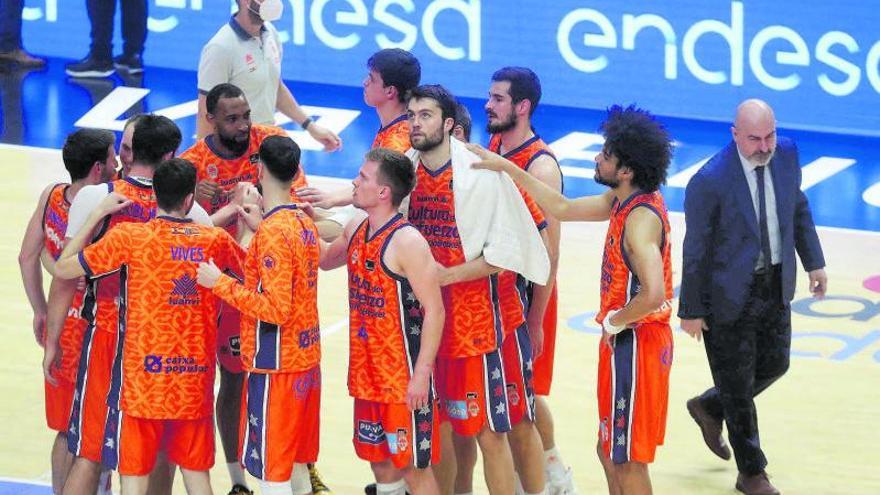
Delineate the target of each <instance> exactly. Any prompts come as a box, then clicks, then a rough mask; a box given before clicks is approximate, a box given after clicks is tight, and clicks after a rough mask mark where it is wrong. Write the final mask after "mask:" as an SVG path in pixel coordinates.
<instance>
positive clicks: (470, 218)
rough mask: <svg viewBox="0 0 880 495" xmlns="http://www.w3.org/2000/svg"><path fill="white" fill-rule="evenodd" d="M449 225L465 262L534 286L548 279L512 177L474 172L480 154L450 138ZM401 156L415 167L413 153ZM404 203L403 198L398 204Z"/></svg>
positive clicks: (416, 157)
mask: <svg viewBox="0 0 880 495" xmlns="http://www.w3.org/2000/svg"><path fill="white" fill-rule="evenodd" d="M450 148H451V149H450V151H451V156H452V177H453V179H452V192H453V194H454V195H455V223H456V224H457V225H458V234H459V236H460V237H461V245H462V249H463V250H464V256H465V259H466V260H467V261H470V260H472V259H475V258H478V257H479V256H480V255H481V254H482V255H483V257H484V258H485V259H486V262H487V263H489V264H490V265H492V266H497V267H499V268H503V269H505V270H510V271H513V272H517V273H519V274H522V275H523V276H524V277H525V278H527V279H529V280H530V281H532V282H535V283H537V284H540V285H544V284H546V283H547V279H548V278H549V277H550V259H549V258H548V256H547V250H546V248H545V247H544V243H543V241H542V240H541V235H540V233H538V228H537V227H536V226H535V221H534V220H533V219H532V215H531V213H530V212H529V209H528V207H527V206H526V203H525V201H523V198H522V195H521V194H520V192H519V190H518V189H517V187H516V185H515V184H514V183H513V180H512V179H511V178H510V177H508V176H507V175H506V174H502V173H500V172H492V171H490V170H476V169H473V168H471V164H473V163H474V162H478V161H480V157H478V156H477V155H475V154H474V153H471V152H470V151H468V149H467V148H465V147H464V145H463V144H462V143H461V142H459V141H458V140H457V139H450ZM407 156H408V157H409V158H410V159H411V160H412V161H413V164H414V165H416V166H418V163H419V152H418V151H416V150H414V149H410V150H409V151H408V152H407ZM408 205H409V201H408V198H407V201H405V202H404V205H402V206H403V207H404V208H406V207H408Z"/></svg>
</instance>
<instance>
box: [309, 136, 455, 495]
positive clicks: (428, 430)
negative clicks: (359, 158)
mask: <svg viewBox="0 0 880 495" xmlns="http://www.w3.org/2000/svg"><path fill="white" fill-rule="evenodd" d="M353 184H354V197H353V204H354V206H356V207H358V208H360V209H362V210H364V211H365V212H366V213H367V218H363V215H362V214H361V215H359V217H357V218H355V219H353V220H352V222H350V223H349V224H348V226H346V229H345V232H344V234H343V236H342V237H340V238H339V239H337V240H336V241H335V242H334V243H333V244H332V245H331V246H330V247H329V249H328V253H327V255H326V256H325V258H324V259H323V260H322V262H321V268H323V269H332V268H336V267H338V266H341V265H342V264H344V263H346V260H347V263H348V280H349V315H350V317H349V319H350V321H349V329H350V330H349V333H350V339H349V367H348V388H349V394H351V396H352V397H354V400H355V405H354V435H353V439H352V442H353V443H354V447H355V452H356V453H357V455H358V457H360V458H361V459H364V460H367V461H370V466H371V467H372V469H373V473H374V475H375V477H376V482H377V485H376V486H375V487H372V488H373V489H375V493H377V494H379V495H403V494H404V492H405V488H404V485H406V486H408V488H409V491H410V492H412V493H415V494H439V491H438V490H439V488H438V487H437V482H436V480H435V479H434V474H433V472H432V470H431V467H430V466H431V465H432V464H436V463H437V461H438V460H439V453H440V445H439V421H438V420H439V418H438V412H437V411H436V408H435V400H436V397H435V396H434V391H433V385H432V381H433V380H432V377H431V375H432V372H433V369H434V358H435V357H436V355H437V349H438V347H439V346H440V335H441V332H442V330H443V319H444V311H443V300H442V298H441V296H440V282H439V279H438V275H437V269H436V264H435V262H434V258H433V256H432V255H431V249H430V248H429V247H428V243H427V242H426V241H425V239H424V237H422V235H421V234H419V232H418V230H416V229H415V228H414V227H412V226H411V225H410V224H408V223H407V222H406V220H405V219H404V218H403V215H402V214H401V213H400V212H399V206H400V202H401V201H402V200H403V198H405V197H406V196H407V195H408V194H409V193H410V191H411V190H412V188H413V186H414V184H415V173H414V170H413V166H412V162H411V161H410V160H409V158H407V157H406V156H405V155H403V154H402V153H399V152H397V151H393V150H389V149H386V148H374V149H372V150H371V151H370V152H368V153H367V155H366V157H365V159H364V164H363V165H362V166H361V170H360V173H359V174H358V177H357V178H355V180H354V182H353ZM368 489H369V488H368Z"/></svg>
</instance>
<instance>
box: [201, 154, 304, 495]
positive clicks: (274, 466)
mask: <svg viewBox="0 0 880 495" xmlns="http://www.w3.org/2000/svg"><path fill="white" fill-rule="evenodd" d="M299 159H300V149H299V147H298V146H297V145H296V143H294V142H293V140H291V139H290V138H288V137H286V136H285V137H282V136H270V137H268V138H266V139H265V140H264V141H263V144H262V145H261V146H260V152H259V163H260V165H259V167H258V177H259V180H260V185H261V187H262V192H263V207H264V208H265V210H266V213H265V215H264V216H263V218H262V220H261V221H260V219H259V218H249V224H250V227H251V228H255V229H256V233H255V234H254V236H253V239H251V241H250V245H249V247H248V252H247V259H246V261H245V266H244V273H245V275H244V284H241V283H239V282H238V281H236V280H235V279H234V278H232V277H230V276H229V275H224V274H222V273H221V271H220V270H219V269H218V268H217V266H216V265H215V264H214V263H213V261H209V262H207V263H202V264H201V265H200V266H199V275H198V282H199V284H200V285H202V286H205V287H208V288H212V289H213V292H214V294H215V295H217V296H218V297H220V298H221V299H223V300H224V301H225V302H227V303H228V304H230V305H231V306H232V307H234V308H236V309H238V310H239V311H240V312H241V315H242V318H241V319H242V321H241V360H242V365H243V367H244V369H245V370H246V371H247V374H246V377H245V386H244V400H245V404H244V406H243V407H242V411H243V413H244V417H243V418H242V419H241V429H240V430H239V438H240V441H241V443H242V444H241V448H240V452H241V456H242V458H241V462H242V464H243V465H244V466H245V467H246V468H247V470H248V472H249V473H251V475H253V476H255V477H257V478H258V479H259V480H260V490H261V492H262V493H263V494H265V495H275V494H279V495H280V494H285V495H291V494H292V495H303V494H307V493H311V492H312V485H311V483H310V481H309V474H308V468H307V467H306V463H313V462H315V461H316V460H317V457H318V425H319V421H318V414H319V411H320V406H321V370H320V365H319V361H320V357H321V344H320V328H319V326H318V301H317V296H318V292H317V270H318V264H319V251H320V248H319V245H318V232H317V229H316V227H315V225H314V223H313V222H312V219H311V218H310V217H309V216H308V215H307V214H305V213H304V212H302V210H300V209H299V208H298V207H297V206H296V205H294V204H292V203H291V202H290V187H291V184H292V182H293V180H294V178H295V176H296V175H297V172H298V171H299ZM252 212H257V209H256V208H253V209H252ZM256 214H257V215H258V214H259V213H258V212H257V213H256ZM257 224H258V225H259V226H257Z"/></svg>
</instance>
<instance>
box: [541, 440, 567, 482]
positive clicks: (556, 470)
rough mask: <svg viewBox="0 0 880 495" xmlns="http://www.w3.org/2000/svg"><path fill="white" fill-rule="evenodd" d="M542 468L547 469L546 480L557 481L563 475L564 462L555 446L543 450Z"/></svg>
mask: <svg viewBox="0 0 880 495" xmlns="http://www.w3.org/2000/svg"><path fill="white" fill-rule="evenodd" d="M544 469H545V470H546V471H547V481H550V480H553V481H557V480H561V479H563V478H564V477H565V463H564V462H562V456H561V455H560V454H559V450H558V449H557V448H556V447H553V448H552V449H549V450H545V451H544Z"/></svg>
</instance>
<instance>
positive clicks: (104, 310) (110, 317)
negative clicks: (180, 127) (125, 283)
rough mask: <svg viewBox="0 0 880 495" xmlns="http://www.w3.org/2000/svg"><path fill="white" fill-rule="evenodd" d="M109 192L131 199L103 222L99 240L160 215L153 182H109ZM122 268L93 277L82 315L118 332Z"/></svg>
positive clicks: (104, 328)
mask: <svg viewBox="0 0 880 495" xmlns="http://www.w3.org/2000/svg"><path fill="white" fill-rule="evenodd" d="M107 188H108V190H109V192H111V193H112V192H115V193H117V194H121V195H123V196H125V197H126V198H128V199H129V200H131V204H130V205H129V206H127V207H125V208H124V209H123V210H121V211H119V212H116V213H114V214H113V215H110V216H109V217H108V218H107V219H106V220H105V221H104V223H103V225H102V226H101V228H100V231H99V232H98V234H97V235H96V236H95V240H97V239H100V238H101V237H103V236H104V235H106V234H107V232H108V231H109V230H110V229H111V228H112V227H114V226H116V225H119V224H123V223H128V222H138V223H144V222H147V221H149V220H150V219H152V218H153V217H155V216H156V195H155V194H154V193H153V185H152V182H142V181H140V180H138V179H135V178H133V177H127V178H125V179H120V180H116V181H113V182H108V183H107ZM120 290H121V287H120V283H119V272H118V271H117V272H110V273H107V274H103V275H101V276H100V277H97V276H96V277H89V287H88V288H87V289H86V296H85V301H84V302H83V310H82V315H83V318H85V319H86V320H88V321H89V322H90V323H91V324H93V325H94V326H95V328H97V329H98V330H102V331H106V332H116V331H117V330H118V329H119V326H120V325H121V323H122V322H121V319H120V317H119V308H118V306H117V299H118V298H120V297H122V294H120Z"/></svg>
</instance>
